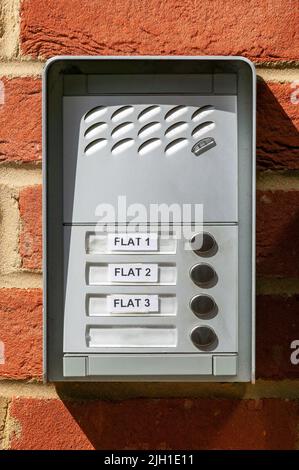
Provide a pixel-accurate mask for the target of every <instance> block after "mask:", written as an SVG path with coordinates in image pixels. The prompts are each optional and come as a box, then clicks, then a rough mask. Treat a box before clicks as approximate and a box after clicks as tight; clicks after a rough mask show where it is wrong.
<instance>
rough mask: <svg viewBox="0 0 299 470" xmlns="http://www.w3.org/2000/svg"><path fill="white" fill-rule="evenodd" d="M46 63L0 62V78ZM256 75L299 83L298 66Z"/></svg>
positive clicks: (31, 72)
mask: <svg viewBox="0 0 299 470" xmlns="http://www.w3.org/2000/svg"><path fill="white" fill-rule="evenodd" d="M45 63H46V61H42V60H31V59H27V58H20V59H19V60H11V61H10V60H9V61H5V60H4V61H2V62H0V76H6V77H11V78H13V77H26V76H37V77H39V76H41V74H42V71H43V68H44V66H45ZM256 70H257V75H258V77H260V78H262V79H263V80H265V81H272V82H282V83H284V82H285V83H289V82H294V81H299V65H296V66H295V67H290V66H287V67H285V68H283V67H281V68H279V67H278V66H277V67H267V66H264V65H259V64H257V65H256Z"/></svg>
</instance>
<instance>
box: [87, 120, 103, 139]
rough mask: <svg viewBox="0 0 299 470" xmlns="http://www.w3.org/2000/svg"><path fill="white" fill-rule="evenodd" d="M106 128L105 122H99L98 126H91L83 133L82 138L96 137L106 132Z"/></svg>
mask: <svg viewBox="0 0 299 470" xmlns="http://www.w3.org/2000/svg"><path fill="white" fill-rule="evenodd" d="M107 128H108V125H107V124H106V122H99V123H98V124H93V125H92V126H90V127H89V128H88V129H87V130H86V131H85V134H84V137H85V139H92V138H93V137H96V136H97V135H99V134H101V133H102V132H104V131H105V130H107Z"/></svg>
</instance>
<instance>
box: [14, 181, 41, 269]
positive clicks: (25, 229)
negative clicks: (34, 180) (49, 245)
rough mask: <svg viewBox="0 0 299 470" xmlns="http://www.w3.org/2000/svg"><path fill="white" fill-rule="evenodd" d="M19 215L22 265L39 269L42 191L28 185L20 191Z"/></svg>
mask: <svg viewBox="0 0 299 470" xmlns="http://www.w3.org/2000/svg"><path fill="white" fill-rule="evenodd" d="M19 209H20V215H21V224H22V228H21V233H20V255H21V258H22V267H23V268H24V269H28V270H40V269H41V267H42V191H41V186H30V187H28V188H25V189H23V190H22V191H21V192H20V197H19Z"/></svg>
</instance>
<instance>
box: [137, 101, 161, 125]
mask: <svg viewBox="0 0 299 470" xmlns="http://www.w3.org/2000/svg"><path fill="white" fill-rule="evenodd" d="M160 111H161V108H160V106H156V105H153V106H149V107H148V108H145V109H143V110H142V111H141V113H140V114H139V116H138V120H139V121H140V122H145V121H147V120H148V119H152V118H153V117H154V116H156V115H157V114H159V112H160Z"/></svg>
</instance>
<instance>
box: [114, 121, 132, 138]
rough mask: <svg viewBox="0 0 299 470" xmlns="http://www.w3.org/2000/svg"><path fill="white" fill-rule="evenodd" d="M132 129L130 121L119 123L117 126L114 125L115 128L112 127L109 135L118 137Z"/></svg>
mask: <svg viewBox="0 0 299 470" xmlns="http://www.w3.org/2000/svg"><path fill="white" fill-rule="evenodd" d="M133 129H134V124H133V123H132V122H124V123H123V124H120V125H119V126H117V127H115V129H113V131H112V132H111V136H112V137H113V138H114V139H118V138H119V137H122V136H123V135H125V134H127V133H128V132H130V131H132V130H133Z"/></svg>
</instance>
